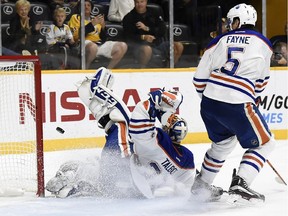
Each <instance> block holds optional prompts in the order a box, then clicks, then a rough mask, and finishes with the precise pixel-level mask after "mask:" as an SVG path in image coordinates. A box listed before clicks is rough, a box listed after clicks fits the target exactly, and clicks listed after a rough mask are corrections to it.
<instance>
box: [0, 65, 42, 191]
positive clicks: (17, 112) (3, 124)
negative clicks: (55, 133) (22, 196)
mask: <svg viewBox="0 0 288 216" xmlns="http://www.w3.org/2000/svg"><path fill="white" fill-rule="evenodd" d="M0 98H1V101H0V189H1V188H2V191H3V189H5V188H16V189H22V190H24V191H35V192H36V191H37V187H38V186H37V154H36V152H37V144H36V143H37V142H36V122H35V83H34V63H33V62H26V61H25V62H17V63H16V62H0Z"/></svg>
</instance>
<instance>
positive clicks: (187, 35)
mask: <svg viewBox="0 0 288 216" xmlns="http://www.w3.org/2000/svg"><path fill="white" fill-rule="evenodd" d="M173 35H174V41H178V42H181V43H182V44H183V46H184V51H183V54H182V56H181V59H180V62H179V65H178V67H180V66H181V67H194V66H197V64H198V46H197V43H196V42H195V41H192V39H191V38H192V37H191V30H190V28H189V26H188V25H186V24H180V23H177V24H174V26H173Z"/></svg>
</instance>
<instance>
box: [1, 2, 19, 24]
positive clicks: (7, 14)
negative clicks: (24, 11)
mask: <svg viewBox="0 0 288 216" xmlns="http://www.w3.org/2000/svg"><path fill="white" fill-rule="evenodd" d="M15 14H16V9H15V4H14V3H4V4H1V22H2V23H9V21H10V20H11V18H12V17H14V16H15Z"/></svg>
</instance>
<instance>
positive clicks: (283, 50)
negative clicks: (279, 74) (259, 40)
mask: <svg viewBox="0 0 288 216" xmlns="http://www.w3.org/2000/svg"><path fill="white" fill-rule="evenodd" d="M287 56H288V47H287V43H284V42H278V43H276V44H275V45H274V46H273V54H272V57H271V66H287Z"/></svg>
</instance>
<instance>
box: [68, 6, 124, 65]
mask: <svg viewBox="0 0 288 216" xmlns="http://www.w3.org/2000/svg"><path fill="white" fill-rule="evenodd" d="M79 6H80V5H79ZM91 10H92V3H91V1H90V0H85V49H86V68H89V67H90V65H91V63H92V62H93V60H94V59H95V58H96V57H98V56H104V57H107V58H110V59H111V60H110V62H109V64H108V66H107V68H109V69H110V68H114V67H115V66H116V65H117V64H118V63H119V62H120V60H121V59H122V58H123V56H124V55H125V53H126V51H127V44H126V43H125V42H118V41H105V40H106V29H105V20H104V16H103V15H102V14H100V15H98V16H96V17H90V14H91ZM68 25H69V26H70V28H71V30H72V33H73V37H74V40H75V42H79V38H80V37H79V30H80V15H79V14H74V15H72V17H71V18H70V20H69V23H68Z"/></svg>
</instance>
